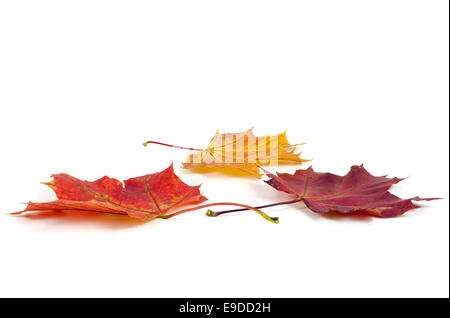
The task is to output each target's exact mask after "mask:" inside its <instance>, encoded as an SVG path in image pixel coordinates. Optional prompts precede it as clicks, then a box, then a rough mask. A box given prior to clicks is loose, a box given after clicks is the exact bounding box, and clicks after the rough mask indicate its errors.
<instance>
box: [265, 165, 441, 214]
mask: <svg viewBox="0 0 450 318" xmlns="http://www.w3.org/2000/svg"><path fill="white" fill-rule="evenodd" d="M266 173H267V176H269V177H270V180H267V181H265V182H266V183H267V184H269V185H271V186H272V187H274V188H275V189H277V190H280V191H284V192H287V193H289V194H293V195H295V196H296V197H297V199H298V200H302V201H304V202H305V205H306V206H307V207H308V208H310V209H311V210H312V211H314V212H317V213H325V212H338V213H357V214H368V215H373V216H378V217H384V218H388V217H395V216H399V215H402V214H403V213H405V212H407V211H409V210H411V209H414V208H417V207H418V205H416V204H414V203H413V202H412V201H421V200H426V201H429V200H436V199H438V198H426V199H422V198H419V197H414V198H410V199H401V198H399V197H397V196H395V195H393V194H392V193H390V192H389V191H388V190H389V188H390V187H391V186H392V185H393V184H396V183H398V182H400V181H402V180H403V179H399V178H387V177H386V176H381V177H376V176H373V175H371V174H370V173H369V172H367V170H366V169H365V168H364V167H363V165H361V166H352V167H351V169H350V171H349V172H348V173H347V174H346V175H345V176H338V175H335V174H332V173H320V172H315V171H314V170H313V168H312V167H309V168H308V169H306V170H297V171H296V172H295V173H294V174H293V175H291V174H288V173H278V174H277V175H274V174H271V173H269V172H266Z"/></svg>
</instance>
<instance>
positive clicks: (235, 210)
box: [206, 199, 302, 216]
mask: <svg viewBox="0 0 450 318" xmlns="http://www.w3.org/2000/svg"><path fill="white" fill-rule="evenodd" d="M301 200H302V199H295V200H289V201H282V202H277V203H271V204H266V205H260V206H256V207H254V208H255V209H264V208H269V207H272V206H277V205H284V204H293V203H297V202H299V201H301ZM246 210H248V208H241V209H232V210H226V211H219V212H213V211H211V210H208V212H207V213H206V215H207V216H219V215H221V214H226V213H232V212H241V211H246Z"/></svg>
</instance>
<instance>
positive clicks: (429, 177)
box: [0, 0, 449, 297]
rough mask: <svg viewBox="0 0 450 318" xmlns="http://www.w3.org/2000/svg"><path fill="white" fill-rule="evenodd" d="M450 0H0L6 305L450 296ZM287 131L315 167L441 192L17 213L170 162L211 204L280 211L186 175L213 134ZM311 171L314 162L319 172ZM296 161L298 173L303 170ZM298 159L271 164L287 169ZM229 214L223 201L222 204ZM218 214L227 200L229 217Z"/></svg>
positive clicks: (254, 193)
mask: <svg viewBox="0 0 450 318" xmlns="http://www.w3.org/2000/svg"><path fill="white" fill-rule="evenodd" d="M448 9H449V8H448V1H444V0H442V1H437V0H436V1H411V0H408V1H392V0H389V1H379V0H378V1H261V0H258V1H244V0H238V1H231V0H228V1H152V2H151V1H92V0H89V1H1V2H0V105H1V117H0V132H1V143H2V145H1V149H2V155H1V183H0V196H1V207H0V209H1V215H0V296H4V297H5V296H8V297H9V296H42V297H46V296H61V297H69V296H75V297H77V296H85V297H91V296H103V297H108V296H125V297H131V296H136V297H141V296H142V297H144V296H145V297H176V296H177V297H207V296H209V297H219V296H220V297H275V296H278V297H316V296H324V297H329V296H336V297H339V296H342V297H347V296H362V297H366V296H374V297H392V296H393V297H397V296H402V297H410V296H438V297H444V296H445V297H448V296H449V290H448V288H449V276H448V275H449V245H448V244H449V241H448V240H449V205H448V197H449V187H448V185H449V179H448V172H449V171H448V170H449V169H448V167H449V148H448V147H449V146H448V142H449V140H448V138H449V137H448V136H449V135H448V132H449V121H448V115H449V110H448V102H449V100H448V94H449V91H448V85H449V80H448V76H449V73H448V70H449V64H448V58H449V51H448V45H449V42H448V23H449V16H448ZM251 126H254V127H255V134H256V135H265V134H277V133H279V132H282V131H283V130H284V129H288V138H289V139H290V141H291V142H293V143H294V142H305V141H306V142H309V144H307V145H306V146H304V147H303V150H304V157H305V158H312V159H314V160H313V161H312V164H313V167H314V168H315V170H317V171H329V172H333V173H338V174H345V173H347V171H348V169H349V168H350V166H351V165H353V164H361V163H364V164H365V167H366V168H367V169H368V170H369V171H370V172H371V173H373V174H374V175H383V174H389V176H398V177H406V176H409V178H408V179H407V180H405V181H403V182H401V183H400V184H399V185H398V186H396V187H395V188H394V189H393V192H394V193H395V194H397V195H399V196H402V197H411V196H415V195H420V196H422V197H430V196H432V197H443V198H445V199H444V200H441V201H433V202H426V203H424V204H423V205H424V207H423V208H420V209H416V210H414V211H412V212H410V213H408V214H406V215H404V216H403V217H399V218H395V219H361V218H330V217H323V216H320V215H316V214H314V213H312V212H310V211H308V210H307V209H306V208H304V206H302V205H301V204H298V205H296V206H284V207H282V206H280V207H276V208H273V209H270V210H266V211H267V213H269V214H270V215H272V216H279V217H280V223H279V224H278V225H274V224H271V223H269V222H266V221H265V220H264V219H262V218H261V217H260V216H258V215H256V214H254V213H251V212H243V213H240V214H236V215H233V216H232V215H229V216H224V217H220V218H219V217H218V218H208V217H206V216H205V215H204V212H205V211H204V210H203V211H197V212H193V213H191V214H185V215H182V216H179V217H178V218H173V219H171V220H156V221H153V222H149V223H143V222H140V221H137V220H134V219H131V218H127V217H118V216H117V217H116V216H104V215H68V214H60V215H55V214H49V215H47V216H42V215H41V216H36V215H31V214H30V215H29V216H27V217H11V216H7V215H5V213H7V212H12V211H18V210H20V209H22V208H23V207H24V206H23V205H21V204H19V203H21V202H27V201H28V200H33V201H38V202H39V201H47V200H52V199H54V198H55V197H54V195H53V193H52V191H51V190H50V189H49V188H47V187H45V186H43V185H40V184H39V182H40V181H48V180H50V179H49V175H50V174H51V173H61V172H65V173H69V174H71V175H73V176H76V177H78V178H81V179H87V180H94V179H97V178H100V177H102V176H103V175H108V176H111V177H115V178H118V179H127V178H130V177H134V176H139V175H143V174H147V173H153V172H157V171H160V170H162V169H164V168H166V167H167V166H168V165H169V164H170V162H171V161H172V160H173V162H174V165H175V167H176V172H177V173H178V174H179V175H180V176H181V177H182V179H183V180H184V181H186V182H187V183H188V184H191V185H195V184H199V183H203V186H202V188H203V193H204V195H205V196H207V197H208V198H209V199H210V200H209V201H208V202H218V201H223V200H225V201H234V202H241V203H246V204H252V205H258V204H265V203H272V202H277V201H282V200H287V199H288V198H289V196H288V195H286V194H284V193H280V192H277V191H275V190H274V189H272V188H271V187H269V186H268V185H266V184H264V183H263V182H262V181H261V180H255V179H252V178H242V177H226V176H222V175H218V174H214V173H212V174H198V173H197V174H196V173H190V172H189V171H184V170H182V169H180V165H181V162H182V161H183V160H184V159H185V157H186V155H187V154H189V152H187V151H183V150H176V149H170V148H164V147H158V146H149V147H147V148H144V147H142V142H143V141H145V140H148V139H153V140H158V141H162V142H169V143H173V144H179V145H184V146H190V147H205V146H206V145H207V143H208V141H209V140H210V138H211V137H212V136H213V134H214V132H215V130H216V129H220V130H221V131H222V132H237V131H242V130H245V129H248V128H249V127H251ZM307 166H308V165H304V166H303V167H307ZM300 167H301V166H300ZM300 167H298V166H287V167H286V166H283V167H280V168H277V167H270V169H271V170H272V171H276V170H278V171H289V172H293V171H294V170H295V169H296V168H300ZM224 208H227V207H224ZM218 210H220V208H219V209H218Z"/></svg>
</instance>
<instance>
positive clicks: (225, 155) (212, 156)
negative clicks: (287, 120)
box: [144, 128, 307, 177]
mask: <svg viewBox="0 0 450 318" xmlns="http://www.w3.org/2000/svg"><path fill="white" fill-rule="evenodd" d="M149 143H155V144H160V145H165V146H170V147H175V148H181V149H187V150H195V151H197V152H196V153H194V154H191V155H189V156H188V158H187V160H186V162H184V163H183V168H186V169H197V170H198V169H201V168H212V169H218V170H220V171H227V170H226V169H228V168H231V169H238V170H240V171H244V172H246V173H249V174H251V175H255V176H257V177H261V176H262V174H261V173H260V169H259V168H258V165H268V164H271V163H303V162H305V161H307V160H304V159H302V158H300V155H301V153H296V152H295V150H296V146H298V145H299V144H295V145H291V144H290V143H289V142H288V140H287V137H286V131H285V132H283V133H281V134H279V135H276V136H263V137H256V136H255V135H253V128H252V129H249V130H246V131H243V132H240V133H225V134H221V133H220V132H219V131H217V132H216V134H215V136H214V137H213V138H212V139H211V141H210V142H209V144H208V147H207V148H206V149H197V148H187V147H178V146H172V145H169V144H164V143H159V142H154V141H148V142H146V143H144V145H147V144H149Z"/></svg>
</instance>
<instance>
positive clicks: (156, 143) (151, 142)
mask: <svg viewBox="0 0 450 318" xmlns="http://www.w3.org/2000/svg"><path fill="white" fill-rule="evenodd" d="M148 144H155V145H161V146H166V147H172V148H177V149H184V150H191V151H203V149H198V148H190V147H181V146H174V145H170V144H165V143H163V142H158V141H146V142H144V143H143V145H144V147H145V146H147V145H148Z"/></svg>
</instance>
